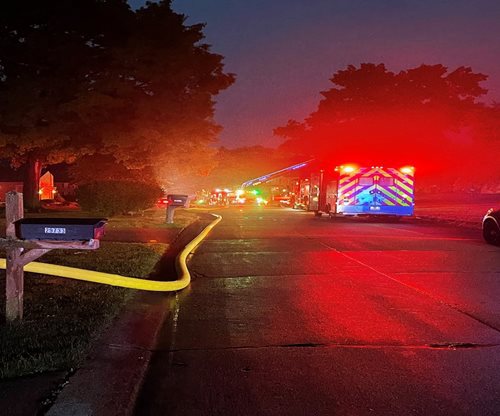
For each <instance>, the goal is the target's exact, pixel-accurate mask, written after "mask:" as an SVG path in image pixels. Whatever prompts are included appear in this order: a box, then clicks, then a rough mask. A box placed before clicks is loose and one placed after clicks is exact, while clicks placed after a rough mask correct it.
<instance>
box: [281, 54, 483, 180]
mask: <svg viewBox="0 0 500 416" xmlns="http://www.w3.org/2000/svg"><path fill="white" fill-rule="evenodd" d="M486 78H487V77H486V76H485V75H483V74H479V73H474V72H472V70H471V69H470V68H466V67H460V68H457V69H455V70H453V71H451V72H450V71H449V70H448V69H447V68H446V67H444V66H443V65H421V66H419V67H417V68H412V69H408V70H405V71H401V72H399V73H394V72H391V71H389V70H388V69H387V68H386V67H385V66H384V65H383V64H378V65H376V64H372V63H367V64H362V65H360V67H359V68H357V67H355V66H353V65H349V66H348V67H347V69H345V70H340V71H338V72H337V73H335V74H334V75H333V77H332V78H331V80H330V81H331V82H332V83H333V84H334V86H333V87H332V88H331V89H329V90H327V91H324V92H322V93H321V94H322V96H323V99H322V100H321V101H320V103H319V105H318V108H317V110H316V111H315V112H313V113H311V114H310V115H309V117H307V118H306V119H305V120H304V121H303V122H297V121H294V120H291V121H289V122H288V124H287V125H286V126H282V127H278V128H276V129H275V131H274V132H275V134H276V135H279V136H281V137H284V138H286V139H287V141H286V142H285V143H284V144H283V145H282V148H283V149H287V150H290V151H295V152H296V153H302V154H304V155H307V156H316V157H322V158H328V159H330V160H332V161H333V162H335V163H345V162H359V163H368V164H370V165H371V164H379V163H381V164H407V163H410V164H416V165H418V166H419V169H421V170H422V171H427V172H430V171H432V170H433V169H436V168H437V167H438V166H442V165H443V164H453V163H455V164H456V163H457V162H456V157H457V155H458V154H460V152H459V150H460V147H461V146H462V144H461V137H462V136H463V134H464V131H466V129H467V128H470V127H471V126H473V125H475V124H477V121H478V120H479V118H480V117H478V114H484V111H485V110H486V109H487V106H485V105H484V104H482V103H480V102H478V101H477V100H478V98H479V97H481V96H482V95H483V94H485V93H486V90H485V89H483V88H482V87H481V86H480V83H481V82H482V81H484V80H485V79H486Z"/></svg>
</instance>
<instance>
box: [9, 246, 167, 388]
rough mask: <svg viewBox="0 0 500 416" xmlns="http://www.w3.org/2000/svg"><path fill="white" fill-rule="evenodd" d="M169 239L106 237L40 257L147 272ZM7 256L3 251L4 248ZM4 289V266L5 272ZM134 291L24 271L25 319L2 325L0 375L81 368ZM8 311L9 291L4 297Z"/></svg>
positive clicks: (98, 267) (126, 272)
mask: <svg viewBox="0 0 500 416" xmlns="http://www.w3.org/2000/svg"><path fill="white" fill-rule="evenodd" d="M166 248H167V245H166V244H140V243H114V242H102V243H101V247H100V248H99V249H98V250H95V251H78V250H54V251H52V252H49V253H47V254H46V255H44V256H43V257H41V258H40V260H39V261H42V262H47V263H53V264H60V265H64V266H71V267H79V268H83V269H89V270H96V271H101V272H108V273H116V274H121V275H124V276H131V277H143V278H144V277H147V276H148V275H149V274H150V273H151V272H152V271H153V269H154V267H155V265H156V264H157V262H158V261H159V259H160V257H161V255H162V254H163V253H164V252H165V250H166ZM0 255H2V256H4V253H0ZM0 290H1V293H2V294H3V293H5V271H4V270H1V271H0ZM134 293H135V291H134V290H131V289H124V288H118V287H112V286H105V285H99V284H95V283H89V282H83V281H76V280H72V279H64V278H58V277H53V276H45V275H39V274H32V273H26V274H25V293H24V319H23V321H22V322H19V323H13V324H4V325H1V326H0V378H2V379H5V378H11V377H18V376H23V375H28V374H35V373H40V372H45V371H53V370H69V369H71V368H75V367H77V366H78V365H79V364H80V363H81V362H82V360H83V359H84V358H85V356H86V355H87V353H88V349H89V347H90V345H91V344H92V342H93V341H95V339H97V338H98V337H99V336H100V335H101V333H102V332H103V330H105V329H106V328H107V327H108V326H109V325H110V323H111V322H112V320H113V318H114V317H115V316H116V315H117V313H118V311H119V310H120V308H121V307H122V306H123V304H124V303H125V302H126V301H127V300H128V299H129V298H130V297H131V296H132V295H133V294H134ZM0 308H2V310H5V296H4V295H3V296H0Z"/></svg>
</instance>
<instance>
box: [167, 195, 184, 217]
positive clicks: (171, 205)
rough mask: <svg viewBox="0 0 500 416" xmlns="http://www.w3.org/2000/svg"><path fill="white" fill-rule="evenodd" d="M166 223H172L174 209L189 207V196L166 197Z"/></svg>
mask: <svg viewBox="0 0 500 416" xmlns="http://www.w3.org/2000/svg"><path fill="white" fill-rule="evenodd" d="M167 202H168V205H167V223H168V224H173V223H174V211H175V209H176V208H179V207H184V208H188V207H189V195H179V194H169V195H167Z"/></svg>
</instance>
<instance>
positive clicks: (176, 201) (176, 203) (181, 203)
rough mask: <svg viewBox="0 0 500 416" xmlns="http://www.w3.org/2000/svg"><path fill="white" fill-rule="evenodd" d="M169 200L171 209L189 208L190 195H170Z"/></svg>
mask: <svg viewBox="0 0 500 416" xmlns="http://www.w3.org/2000/svg"><path fill="white" fill-rule="evenodd" d="M167 200H168V206H170V207H185V208H187V207H189V196H188V195H178V194H169V195H167Z"/></svg>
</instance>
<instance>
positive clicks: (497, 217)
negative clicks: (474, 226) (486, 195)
mask: <svg viewBox="0 0 500 416" xmlns="http://www.w3.org/2000/svg"><path fill="white" fill-rule="evenodd" d="M483 237H484V239H485V240H486V242H487V243H489V244H495V245H500V209H493V208H491V209H490V210H488V212H487V213H486V215H485V216H484V218H483Z"/></svg>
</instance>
